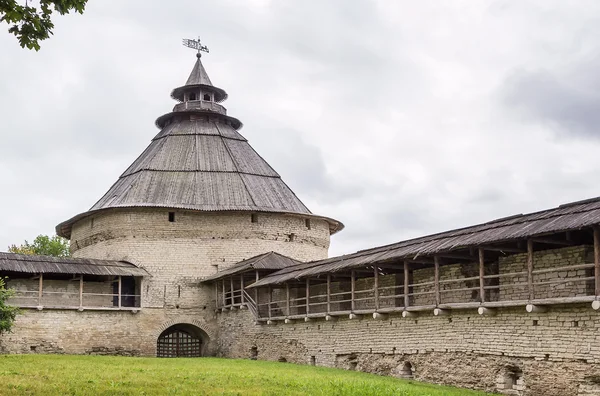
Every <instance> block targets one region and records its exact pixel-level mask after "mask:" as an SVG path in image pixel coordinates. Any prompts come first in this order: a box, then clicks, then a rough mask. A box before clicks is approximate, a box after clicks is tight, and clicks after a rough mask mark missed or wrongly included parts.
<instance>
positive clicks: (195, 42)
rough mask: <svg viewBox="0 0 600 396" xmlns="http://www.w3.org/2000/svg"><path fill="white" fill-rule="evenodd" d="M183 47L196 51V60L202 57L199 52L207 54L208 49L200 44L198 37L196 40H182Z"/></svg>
mask: <svg viewBox="0 0 600 396" xmlns="http://www.w3.org/2000/svg"><path fill="white" fill-rule="evenodd" d="M183 45H185V46H186V47H188V48H193V49H195V50H198V53H197V54H196V56H197V57H198V58H200V57H201V56H202V54H201V53H200V52H201V51H202V52H206V53H208V47H207V46H206V45H202V43H200V37H198V40H190V39H183Z"/></svg>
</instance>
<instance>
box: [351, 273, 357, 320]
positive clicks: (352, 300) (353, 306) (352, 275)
mask: <svg viewBox="0 0 600 396" xmlns="http://www.w3.org/2000/svg"><path fill="white" fill-rule="evenodd" d="M355 291H356V274H355V273H354V270H352V271H351V272H350V310H351V311H354V309H355V304H354V294H355Z"/></svg>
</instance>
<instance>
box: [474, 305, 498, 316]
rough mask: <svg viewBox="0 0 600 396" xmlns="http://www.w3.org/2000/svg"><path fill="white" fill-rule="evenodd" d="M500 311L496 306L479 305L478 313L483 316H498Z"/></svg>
mask: <svg viewBox="0 0 600 396" xmlns="http://www.w3.org/2000/svg"><path fill="white" fill-rule="evenodd" d="M497 312H498V311H497V310H496V309H495V308H486V307H479V308H477V313H478V314H479V315H482V316H496V313H497Z"/></svg>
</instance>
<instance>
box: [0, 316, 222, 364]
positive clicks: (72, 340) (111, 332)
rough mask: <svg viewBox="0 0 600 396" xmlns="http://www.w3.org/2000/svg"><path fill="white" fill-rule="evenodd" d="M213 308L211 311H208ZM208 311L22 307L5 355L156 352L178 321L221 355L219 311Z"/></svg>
mask: <svg viewBox="0 0 600 396" xmlns="http://www.w3.org/2000/svg"><path fill="white" fill-rule="evenodd" d="M209 312H210V313H209ZM212 312H213V311H212V310H209V309H208V307H207V308H206V309H204V308H203V307H199V308H196V309H173V310H169V309H151V308H145V309H142V310H141V311H139V312H138V313H131V312H127V311H82V312H80V311H77V310H52V309H44V310H42V311H38V310H35V309H23V310H22V311H21V314H20V315H18V316H17V319H16V322H15V326H14V328H13V332H12V333H8V334H3V335H2V336H0V353H68V354H99V353H101V354H113V355H115V354H116V355H128V356H156V342H157V340H158V337H159V335H160V334H161V333H162V331H164V330H166V329H167V328H168V327H170V326H171V325H173V324H179V323H188V324H192V325H194V326H196V327H198V328H200V329H201V330H203V331H204V333H206V335H207V339H208V341H207V342H206V345H205V349H204V354H206V355H214V354H215V353H216V342H215V337H216V333H217V329H216V325H215V321H214V313H212Z"/></svg>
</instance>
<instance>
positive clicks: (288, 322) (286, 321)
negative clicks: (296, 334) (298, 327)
mask: <svg viewBox="0 0 600 396" xmlns="http://www.w3.org/2000/svg"><path fill="white" fill-rule="evenodd" d="M283 323H285V324H292V323H294V319H285V320H284V321H283Z"/></svg>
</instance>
